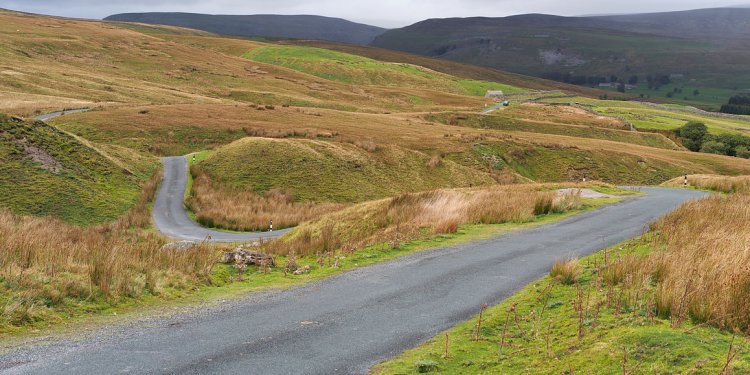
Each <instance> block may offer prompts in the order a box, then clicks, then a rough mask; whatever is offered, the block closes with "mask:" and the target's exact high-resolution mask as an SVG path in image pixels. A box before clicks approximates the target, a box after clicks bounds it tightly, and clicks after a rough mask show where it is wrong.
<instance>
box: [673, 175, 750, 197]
mask: <svg viewBox="0 0 750 375" xmlns="http://www.w3.org/2000/svg"><path fill="white" fill-rule="evenodd" d="M684 184H685V178H684V177H678V178H675V179H673V180H670V181H667V182H665V183H664V185H665V186H683V185H684ZM688 185H690V186H692V187H695V188H698V189H705V190H713V191H719V192H722V193H739V192H742V193H748V192H750V176H719V175H691V176H688Z"/></svg>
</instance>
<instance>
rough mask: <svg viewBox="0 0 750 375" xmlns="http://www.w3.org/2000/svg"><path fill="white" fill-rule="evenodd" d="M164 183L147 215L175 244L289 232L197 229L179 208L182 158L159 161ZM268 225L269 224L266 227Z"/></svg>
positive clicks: (251, 238) (247, 239)
mask: <svg viewBox="0 0 750 375" xmlns="http://www.w3.org/2000/svg"><path fill="white" fill-rule="evenodd" d="M89 110H90V109H88V108H81V109H69V110H65V111H58V112H51V113H47V114H44V115H40V116H37V117H35V119H36V120H39V121H46V120H49V119H51V118H55V117H59V116H63V115H66V114H73V113H81V112H86V111H89ZM162 163H163V165H164V179H163V180H162V183H161V185H160V186H159V190H158V191H157V194H156V201H155V202H154V206H153V208H152V211H151V216H152V218H153V219H154V225H155V226H156V228H157V229H158V230H159V231H160V232H161V233H162V234H164V235H165V236H167V237H170V238H172V239H175V240H186V241H207V242H238V243H239V242H252V241H257V240H259V239H263V238H275V237H279V236H281V235H282V234H284V233H286V232H288V231H289V229H286V230H279V231H274V232H254V233H230V232H221V231H215V230H210V229H206V228H203V227H201V226H200V225H198V224H197V223H196V222H194V221H193V220H192V219H190V216H188V213H187V210H186V209H185V206H184V204H183V199H184V196H185V185H186V184H187V172H188V171H187V159H185V157H182V156H174V157H167V158H163V159H162ZM269 224H270V223H269Z"/></svg>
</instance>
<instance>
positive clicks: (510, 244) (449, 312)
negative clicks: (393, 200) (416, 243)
mask: <svg viewBox="0 0 750 375" xmlns="http://www.w3.org/2000/svg"><path fill="white" fill-rule="evenodd" d="M644 191H645V192H647V193H648V195H647V196H643V197H638V198H634V199H630V200H627V201H624V202H621V203H618V204H615V205H610V206H605V207H602V208H600V209H598V210H596V211H591V212H586V213H583V214H580V215H576V216H574V217H570V218H567V219H564V220H562V221H559V222H557V223H552V224H548V225H544V226H541V227H537V228H534V229H528V230H523V231H519V232H514V233H510V234H507V235H504V236H502V237H498V238H495V239H491V240H485V241H480V242H475V243H472V244H467V245H461V246H455V247H449V248H441V249H437V250H435V251H428V252H422V253H418V254H413V255H409V256H406V257H403V258H400V259H397V260H394V261H390V262H385V263H381V264H376V265H372V266H368V267H363V268H361V269H358V270H355V271H352V272H348V273H345V274H343V275H340V276H337V277H334V278H331V279H328V280H325V281H322V282H320V283H316V284H312V285H306V286H302V287H297V288H294V289H291V290H287V291H276V292H268V293H262V294H254V295H250V296H247V297H244V298H243V299H241V300H238V301H231V302H226V303H225V304H224V305H222V306H221V307H220V308H211V309H202V310H200V311H195V312H190V313H185V314H183V315H181V316H177V317H172V318H160V319H158V318H157V319H153V320H149V321H147V322H146V323H133V324H132V325H131V326H129V327H127V328H119V329H118V328H109V329H105V330H102V331H101V332H96V333H95V334H94V338H89V339H84V340H79V341H67V342H58V343H53V344H50V345H46V346H44V347H40V348H31V349H18V350H17V352H16V353H15V354H10V355H6V356H4V357H0V363H6V364H7V365H6V369H5V371H6V373H9V374H63V373H67V374H72V373H75V374H107V373H109V374H111V373H120V372H130V373H137V374H147V373H173V374H203V373H212V374H240V373H248V374H249V373H251V374H358V373H365V372H366V371H367V369H368V368H369V367H370V366H372V365H373V364H375V363H377V362H378V361H380V360H382V359H385V358H388V357H391V356H394V355H396V354H398V353H400V352H401V351H403V350H404V349H407V348H410V347H413V346H415V345H417V344H419V343H420V342H423V341H424V340H426V339H428V338H429V337H432V336H433V335H435V334H436V333H438V332H440V331H442V330H444V329H447V328H448V327H451V326H453V325H454V324H456V323H458V322H460V321H463V320H466V319H468V318H469V317H471V316H472V315H473V314H476V313H477V311H478V309H479V306H480V305H481V304H482V303H488V304H491V305H492V304H496V303H498V302H499V301H501V300H502V299H504V298H506V297H508V296H510V295H512V294H513V293H514V292H515V291H517V290H518V289H519V288H521V287H522V286H523V285H525V284H527V283H529V282H531V281H533V280H535V279H537V278H539V277H540V276H543V275H544V274H546V273H547V272H548V270H549V268H550V266H551V265H552V263H553V262H554V261H555V260H556V259H561V258H566V257H571V256H583V255H587V254H590V253H592V252H594V251H596V250H598V249H601V248H602V246H604V245H613V244H616V243H619V242H621V241H623V240H626V239H628V238H631V237H634V236H637V235H639V234H641V232H642V231H643V228H644V226H645V225H647V224H648V223H649V222H651V221H653V220H654V219H656V218H658V217H659V216H661V215H663V214H665V213H667V212H668V211H670V210H672V209H674V208H675V207H677V206H678V205H679V204H681V203H682V202H685V201H687V200H690V199H694V198H699V197H702V196H703V195H704V194H705V193H701V192H697V191H692V190H675V189H661V188H649V189H644ZM2 368H3V367H2V366H0V369H2Z"/></svg>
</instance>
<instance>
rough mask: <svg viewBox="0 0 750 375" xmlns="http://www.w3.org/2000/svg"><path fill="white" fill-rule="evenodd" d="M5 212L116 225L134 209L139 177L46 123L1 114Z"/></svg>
mask: <svg viewBox="0 0 750 375" xmlns="http://www.w3.org/2000/svg"><path fill="white" fill-rule="evenodd" d="M0 159H2V160H3V162H2V164H0V210H1V209H9V210H10V211H11V212H13V213H15V214H19V215H20V214H23V215H36V216H54V217H57V218H60V219H63V220H65V221H67V222H70V223H75V224H94V223H101V222H105V221H110V220H113V219H115V218H117V217H118V216H120V215H121V214H123V213H124V212H125V211H126V210H127V209H129V208H130V207H131V206H133V205H134V204H135V203H136V201H137V199H138V196H139V193H140V187H139V179H138V178H137V177H136V176H133V175H131V174H130V172H129V171H127V170H125V169H123V168H122V167H120V166H118V165H117V164H116V163H115V162H114V161H113V160H111V159H109V158H107V157H105V156H104V155H102V154H100V153H99V152H98V151H97V150H95V149H93V148H91V147H90V146H88V145H85V144H83V143H81V142H80V141H78V140H77V139H75V138H73V137H72V136H70V135H68V134H65V133H63V132H61V131H59V130H57V129H55V128H53V127H51V126H49V125H46V124H44V123H43V122H24V121H23V120H19V119H17V118H13V117H8V116H5V115H0Z"/></svg>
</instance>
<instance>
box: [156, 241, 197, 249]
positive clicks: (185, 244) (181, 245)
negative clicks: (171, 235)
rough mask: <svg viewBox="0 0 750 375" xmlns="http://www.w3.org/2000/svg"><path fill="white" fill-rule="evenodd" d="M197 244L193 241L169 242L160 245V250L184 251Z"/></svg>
mask: <svg viewBox="0 0 750 375" xmlns="http://www.w3.org/2000/svg"><path fill="white" fill-rule="evenodd" d="M196 246H198V243H197V242H195V241H180V242H170V243H168V244H166V245H164V246H162V247H161V249H160V250H161V251H185V250H190V249H192V248H194V247H196Z"/></svg>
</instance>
